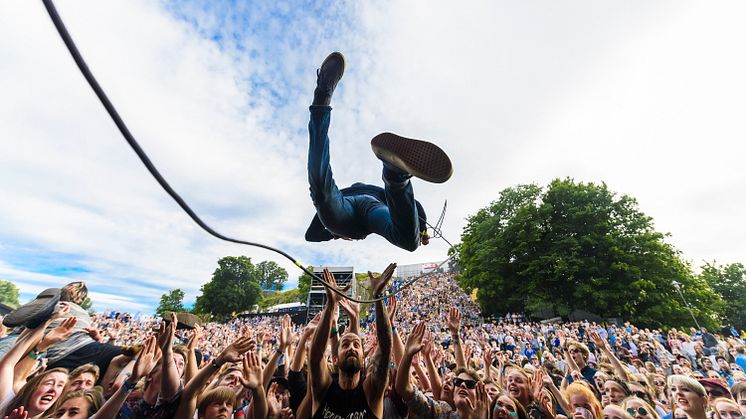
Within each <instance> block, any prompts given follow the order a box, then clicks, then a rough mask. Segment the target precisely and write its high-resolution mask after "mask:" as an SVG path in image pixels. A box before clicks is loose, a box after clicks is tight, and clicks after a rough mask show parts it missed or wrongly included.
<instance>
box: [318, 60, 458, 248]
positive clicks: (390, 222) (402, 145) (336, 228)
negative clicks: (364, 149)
mask: <svg viewBox="0 0 746 419" xmlns="http://www.w3.org/2000/svg"><path fill="white" fill-rule="evenodd" d="M344 69H345V60H344V56H342V54H340V53H339V52H333V53H331V54H330V55H329V56H328V57H326V59H325V60H324V62H323V63H322V64H321V68H319V69H318V70H317V78H316V89H315V90H314V95H313V103H312V104H311V106H310V108H309V109H310V111H311V119H310V121H309V122H308V133H309V136H310V143H309V146H308V182H309V184H310V186H311V199H312V200H313V205H314V206H315V207H316V216H314V218H313V220H312V221H311V225H310V226H309V227H308V230H307V231H306V240H307V241H310V242H321V241H327V240H332V239H339V238H341V239H348V240H350V239H351V240H361V239H364V238H365V237H367V236H368V235H369V234H371V233H376V234H378V235H380V236H383V237H384V238H385V239H386V240H388V241H389V242H391V243H392V244H394V245H396V246H398V247H400V248H402V249H406V250H409V251H410V252H413V251H415V250H416V249H417V248H418V247H419V245H420V243H422V244H423V245H427V244H428V242H429V236H428V234H427V225H426V220H427V219H426V216H425V210H424V209H423V208H422V205H420V203H419V202H417V201H416V200H415V199H414V191H413V190H412V184H411V182H410V178H411V177H412V176H415V177H418V178H420V179H422V180H426V181H428V182H433V183H443V182H445V181H447V180H448V179H449V178H450V177H451V174H452V173H453V166H452V165H451V160H450V159H449V158H448V156H447V155H446V153H445V152H444V151H443V150H441V149H440V147H438V146H436V145H435V144H432V143H428V142H425V141H420V140H412V139H409V138H404V137H400V136H398V135H396V134H391V133H383V134H379V135H377V136H375V137H374V138H373V140H371V147H372V148H373V153H374V154H375V155H376V157H378V158H379V159H380V160H381V161H382V162H383V183H384V186H385V187H384V188H381V187H378V186H375V185H366V184H363V183H355V184H353V185H352V186H350V187H349V188H344V189H342V190H340V189H338V188H337V185H336V183H335V182H334V178H333V177H332V169H331V165H330V163H329V135H328V132H329V123H330V120H331V110H332V108H331V106H329V104H330V103H331V99H332V94H333V93H334V89H335V88H336V87H337V83H338V82H339V80H340V79H341V78H342V74H343V73H344Z"/></svg>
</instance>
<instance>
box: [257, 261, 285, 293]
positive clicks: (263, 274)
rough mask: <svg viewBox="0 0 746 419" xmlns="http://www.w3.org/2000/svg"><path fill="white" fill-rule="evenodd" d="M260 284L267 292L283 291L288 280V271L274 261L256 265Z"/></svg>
mask: <svg viewBox="0 0 746 419" xmlns="http://www.w3.org/2000/svg"><path fill="white" fill-rule="evenodd" d="M256 272H257V275H258V276H259V284H260V285H261V287H262V289H265V290H277V291H280V290H282V286H283V285H285V282H287V280H288V271H286V270H285V268H282V267H281V266H280V265H278V264H277V263H275V262H273V261H266V260H265V261H262V262H259V263H257V264H256Z"/></svg>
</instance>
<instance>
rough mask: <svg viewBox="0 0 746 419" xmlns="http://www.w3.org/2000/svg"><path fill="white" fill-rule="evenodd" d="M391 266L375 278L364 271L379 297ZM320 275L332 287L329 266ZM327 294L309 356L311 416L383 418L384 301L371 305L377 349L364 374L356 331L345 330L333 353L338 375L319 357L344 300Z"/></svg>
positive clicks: (387, 332)
mask: <svg viewBox="0 0 746 419" xmlns="http://www.w3.org/2000/svg"><path fill="white" fill-rule="evenodd" d="M394 269H396V264H393V263H392V264H391V265H389V266H388V267H387V268H386V270H385V271H383V274H381V276H380V277H378V278H374V277H373V275H372V274H371V273H370V272H368V278H369V279H370V284H371V289H372V290H373V295H375V296H376V297H378V296H380V295H381V294H382V293H383V291H384V290H385V289H386V285H387V284H388V282H389V279H390V278H391V275H392V274H393V273H394ZM324 279H325V280H326V281H327V282H328V283H330V284H332V285H333V286H335V288H336V281H335V279H334V276H333V275H332V274H331V273H330V272H329V271H328V270H324ZM342 291H344V290H342ZM326 295H327V301H326V306H324V310H323V311H322V314H321V319H320V320H319V325H318V326H317V328H316V333H315V334H314V336H313V341H312V342H311V349H310V354H309V370H310V375H311V397H312V401H313V407H312V409H313V410H312V412H313V415H312V417H313V418H314V419H316V418H319V419H320V418H324V419H364V418H381V417H383V398H384V392H385V390H386V387H387V383H388V370H389V362H390V360H391V342H392V335H391V323H390V321H389V316H388V314H387V313H386V309H385V308H384V306H383V302H382V301H377V302H376V303H375V308H376V334H377V338H378V348H377V349H376V352H375V354H374V355H373V357H372V358H371V362H370V363H369V365H368V367H367V371H366V376H365V378H363V377H362V373H361V369H362V367H363V365H364V360H365V359H364V352H363V341H362V339H361V338H360V336H358V335H357V334H355V333H352V332H348V333H345V334H344V335H342V337H341V338H340V339H339V347H338V349H337V354H336V355H337V365H336V367H337V370H338V373H336V374H332V372H331V371H330V368H329V365H328V364H327V362H326V359H324V355H325V353H326V348H327V344H328V342H329V335H330V334H331V333H336V330H331V324H332V317H333V316H334V311H335V308H336V306H337V303H338V302H339V301H340V299H341V298H344V297H342V296H340V295H338V294H337V293H335V292H334V291H332V290H330V289H329V288H327V289H326Z"/></svg>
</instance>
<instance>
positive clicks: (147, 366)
mask: <svg viewBox="0 0 746 419" xmlns="http://www.w3.org/2000/svg"><path fill="white" fill-rule="evenodd" d="M158 358H159V357H158V354H157V353H156V340H155V337H154V336H150V337H149V338H147V339H145V342H144V343H143V347H142V350H140V354H139V355H138V356H137V360H136V361H135V366H134V367H133V368H132V375H131V376H130V378H129V381H130V383H132V384H134V383H137V382H138V381H139V380H140V378H142V377H144V376H145V375H147V374H149V373H150V371H152V370H153V368H154V367H155V364H156V363H157V362H158Z"/></svg>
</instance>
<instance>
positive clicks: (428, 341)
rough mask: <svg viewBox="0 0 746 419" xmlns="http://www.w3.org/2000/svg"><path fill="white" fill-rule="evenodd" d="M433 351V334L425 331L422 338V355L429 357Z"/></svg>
mask: <svg viewBox="0 0 746 419" xmlns="http://www.w3.org/2000/svg"><path fill="white" fill-rule="evenodd" d="M432 353H433V336H432V334H430V333H426V334H425V337H424V339H423V340H422V356H425V357H427V358H430V357H431V355H432Z"/></svg>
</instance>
